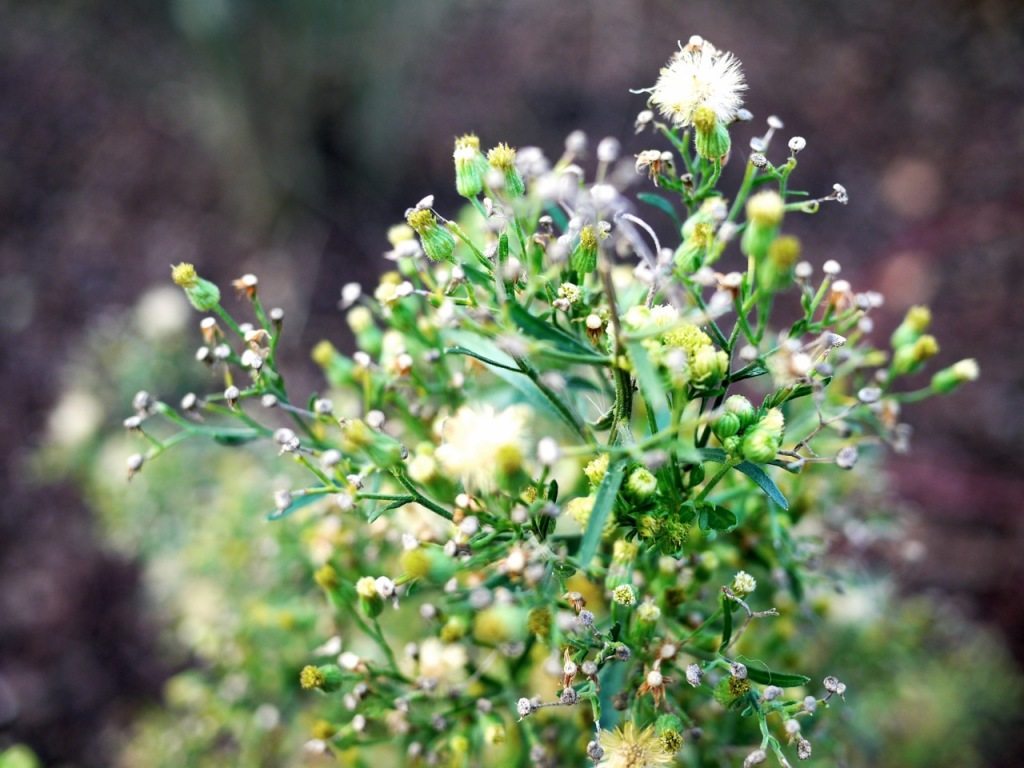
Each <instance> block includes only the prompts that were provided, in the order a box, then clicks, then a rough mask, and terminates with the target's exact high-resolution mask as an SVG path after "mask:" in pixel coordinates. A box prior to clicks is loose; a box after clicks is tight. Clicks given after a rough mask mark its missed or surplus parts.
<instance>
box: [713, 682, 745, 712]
mask: <svg viewBox="0 0 1024 768" xmlns="http://www.w3.org/2000/svg"><path fill="white" fill-rule="evenodd" d="M750 688H751V686H750V681H749V680H747V679H746V678H739V677H735V676H732V675H730V676H729V677H723V678H722V679H721V680H720V681H719V682H718V685H716V686H715V692H714V696H715V699H716V700H717V701H718V703H719V704H722V705H723V706H726V707H731V706H733V705H735V704H738V703H739V702H740V700H741V699H743V698H744V697H745V696H746V695H747V694H748V693H750Z"/></svg>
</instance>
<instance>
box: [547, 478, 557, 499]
mask: <svg viewBox="0 0 1024 768" xmlns="http://www.w3.org/2000/svg"><path fill="white" fill-rule="evenodd" d="M548 501H550V502H551V503H552V504H554V503H555V502H556V501H558V481H557V480H552V481H551V482H550V483H549V484H548Z"/></svg>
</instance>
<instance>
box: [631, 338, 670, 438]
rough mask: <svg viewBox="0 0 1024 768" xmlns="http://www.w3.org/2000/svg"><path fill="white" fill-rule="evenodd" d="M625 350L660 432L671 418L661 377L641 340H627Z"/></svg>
mask: <svg viewBox="0 0 1024 768" xmlns="http://www.w3.org/2000/svg"><path fill="white" fill-rule="evenodd" d="M626 351H627V352H629V359H630V360H632V361H633V370H634V371H636V380H637V383H638V384H639V385H640V391H641V392H643V395H644V400H645V401H646V402H647V404H648V406H649V407H650V408H651V410H652V411H654V423H655V425H657V427H658V431H659V432H660V431H661V430H663V429H665V428H666V427H667V426H668V425H669V421H670V420H671V416H670V413H671V412H670V411H669V407H668V396H667V395H666V394H665V388H664V387H663V386H662V384H661V377H660V376H659V375H658V371H657V369H656V368H655V367H654V364H653V363H651V358H650V357H649V356H648V355H647V349H646V348H645V347H644V345H643V342H640V341H627V342H626Z"/></svg>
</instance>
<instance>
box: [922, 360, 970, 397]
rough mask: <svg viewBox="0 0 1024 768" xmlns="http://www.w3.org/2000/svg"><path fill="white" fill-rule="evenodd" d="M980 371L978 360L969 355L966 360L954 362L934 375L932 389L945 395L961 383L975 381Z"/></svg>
mask: <svg viewBox="0 0 1024 768" xmlns="http://www.w3.org/2000/svg"><path fill="white" fill-rule="evenodd" d="M979 373H980V370H979V368H978V362H977V360H975V359H974V358H971V357H969V358H967V359H966V360H961V361H960V362H958V363H954V364H953V365H951V366H949V367H948V368H943V369H942V370H941V371H939V372H938V373H936V374H935V375H934V376H932V389H934V390H935V391H936V392H939V393H941V394H943V395H946V394H949V393H950V392H952V391H953V390H955V389H956V388H957V387H959V386H960V385H961V384H964V383H966V382H968V381H975V380H976V379H977V378H978V375H979Z"/></svg>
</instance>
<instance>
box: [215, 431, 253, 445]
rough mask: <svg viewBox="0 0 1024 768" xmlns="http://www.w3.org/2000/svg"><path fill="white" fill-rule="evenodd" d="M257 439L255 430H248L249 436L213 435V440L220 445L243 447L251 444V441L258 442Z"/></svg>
mask: <svg viewBox="0 0 1024 768" xmlns="http://www.w3.org/2000/svg"><path fill="white" fill-rule="evenodd" d="M259 437H260V436H259V435H258V434H257V433H256V431H255V430H250V432H249V434H230V433H229V434H225V433H218V434H214V436H213V440H214V442H216V443H220V444H221V445H244V444H245V443H251V442H252V441H253V440H258V439H259Z"/></svg>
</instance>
